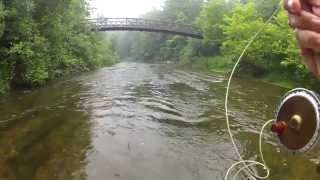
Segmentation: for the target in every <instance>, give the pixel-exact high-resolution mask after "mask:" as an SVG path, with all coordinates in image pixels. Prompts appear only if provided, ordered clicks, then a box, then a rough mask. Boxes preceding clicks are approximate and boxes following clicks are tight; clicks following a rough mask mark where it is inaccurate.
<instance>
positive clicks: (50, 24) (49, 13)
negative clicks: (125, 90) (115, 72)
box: [0, 0, 116, 94]
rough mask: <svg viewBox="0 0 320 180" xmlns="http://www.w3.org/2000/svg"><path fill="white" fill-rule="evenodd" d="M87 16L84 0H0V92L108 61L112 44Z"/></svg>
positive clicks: (111, 57) (114, 59) (111, 54)
mask: <svg viewBox="0 0 320 180" xmlns="http://www.w3.org/2000/svg"><path fill="white" fill-rule="evenodd" d="M88 16H89V12H88V5H87V3H86V2H85V0H3V1H1V3H0V94H2V93H4V92H7V91H8V90H9V89H10V88H32V87H38V86H42V85H44V84H45V83H46V82H47V81H49V80H51V79H54V78H57V77H61V76H65V75H68V74H72V73H75V72H80V71H87V70H90V69H93V68H97V67H101V66H104V65H107V64H112V63H114V62H115V61H116V56H115V54H114V50H113V47H112V44H111V43H110V41H109V40H108V39H107V38H106V37H105V35H104V34H98V33H93V32H90V31H89V30H88V28H87V25H86V19H87V18H88Z"/></svg>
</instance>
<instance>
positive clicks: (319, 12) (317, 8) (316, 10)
mask: <svg viewBox="0 0 320 180" xmlns="http://www.w3.org/2000/svg"><path fill="white" fill-rule="evenodd" d="M312 12H313V14H315V15H317V16H320V6H312Z"/></svg>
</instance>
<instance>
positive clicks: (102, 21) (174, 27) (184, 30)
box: [89, 18, 203, 39]
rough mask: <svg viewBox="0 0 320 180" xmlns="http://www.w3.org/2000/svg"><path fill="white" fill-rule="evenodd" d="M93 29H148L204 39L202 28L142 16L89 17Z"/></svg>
mask: <svg viewBox="0 0 320 180" xmlns="http://www.w3.org/2000/svg"><path fill="white" fill-rule="evenodd" d="M89 23H90V25H91V27H93V30H97V31H147V32H161V33H168V34H176V35H182V36H187V37H191V38H196V39H203V35H202V31H201V29H200V28H197V27H195V26H191V25H180V24H175V23H168V22H163V21H159V20H150V19H141V18H98V19H89Z"/></svg>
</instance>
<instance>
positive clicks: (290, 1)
mask: <svg viewBox="0 0 320 180" xmlns="http://www.w3.org/2000/svg"><path fill="white" fill-rule="evenodd" d="M283 7H284V9H286V10H287V11H288V12H290V13H292V14H299V13H300V12H301V10H302V8H301V7H302V5H301V2H300V0H284V3H283Z"/></svg>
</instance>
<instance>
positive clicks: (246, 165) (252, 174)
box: [224, 2, 282, 180]
mask: <svg viewBox="0 0 320 180" xmlns="http://www.w3.org/2000/svg"><path fill="white" fill-rule="evenodd" d="M281 3H282V2H280V3H279V4H278V7H277V9H276V10H274V12H273V13H272V15H271V16H270V17H269V19H268V20H267V21H266V22H265V23H264V24H263V26H262V27H261V28H260V29H259V30H258V31H257V32H256V33H255V34H254V36H252V38H251V39H250V41H249V42H248V44H247V45H246V47H245V48H244V49H243V51H242V53H241V55H240V56H239V58H238V59H237V61H236V63H235V65H234V67H233V69H232V71H231V74H230V76H229V80H228V85H227V90H226V96H225V116H226V122H227V128H228V133H229V136H230V140H231V143H232V145H233V147H234V149H235V151H236V154H237V155H238V157H239V161H238V162H236V163H234V164H233V165H232V166H231V167H230V168H229V169H228V171H227V173H226V175H225V178H224V179H225V180H228V178H229V175H230V173H231V171H232V170H233V169H234V168H236V167H237V166H238V165H240V164H243V167H242V168H240V169H239V170H238V171H237V172H236V173H235V175H234V177H233V179H236V178H237V177H238V175H239V174H240V173H241V172H245V173H247V174H248V177H246V179H248V180H257V179H267V178H268V177H269V176H270V169H269V167H268V166H267V164H266V162H265V159H264V155H263V150H262V140H263V131H264V129H265V128H266V127H267V126H268V124H270V123H272V122H274V120H269V121H267V122H266V123H265V124H264V125H263V127H262V129H261V131H260V137H259V151H260V158H261V161H262V162H258V161H253V160H244V159H243V158H242V156H241V154H240V152H239V149H238V147H237V145H236V143H235V140H234V138H233V134H232V131H231V127H230V121H229V111H228V101H229V93H230V86H231V82H232V80H233V77H234V74H235V72H236V70H237V68H238V66H239V64H240V62H241V60H242V58H243V56H244V55H245V53H246V52H247V50H248V49H249V47H250V46H251V45H252V43H253V42H254V41H255V40H256V38H257V37H258V36H259V35H260V33H261V32H262V31H263V29H264V28H265V26H266V25H267V24H268V23H269V22H270V21H271V20H272V18H273V17H274V16H275V15H276V14H277V13H278V11H279V10H280V7H281ZM256 166H260V167H262V168H263V169H264V170H265V171H266V174H265V175H264V176H260V175H259V174H258V172H256V171H254V170H252V169H251V168H252V167H256Z"/></svg>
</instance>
